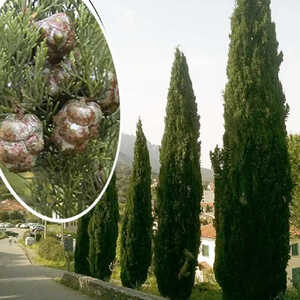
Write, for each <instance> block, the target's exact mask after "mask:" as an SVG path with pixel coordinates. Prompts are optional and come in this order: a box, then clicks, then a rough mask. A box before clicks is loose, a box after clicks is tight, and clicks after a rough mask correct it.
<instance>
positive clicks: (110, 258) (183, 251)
mask: <svg viewBox="0 0 300 300" xmlns="http://www.w3.org/2000/svg"><path fill="white" fill-rule="evenodd" d="M165 125H166V126H165V127H166V128H165V133H164V137H163V142H162V147H161V152H160V160H161V169H160V175H159V183H158V187H157V197H154V199H155V203H154V205H153V201H152V197H151V166H150V159H149V152H148V149H147V141H146V138H145V135H144V133H143V129H142V123H141V120H139V121H138V124H137V131H136V142H135V147H134V162H133V168H132V171H131V176H130V180H129V181H130V184H129V191H128V196H127V202H126V207H125V212H124V216H123V219H122V222H121V223H122V224H121V232H120V264H121V273H120V277H121V281H122V284H123V285H124V286H126V287H130V288H138V287H140V286H141V285H142V284H143V283H144V282H145V281H146V279H147V275H148V270H149V267H150V265H151V264H152V263H153V265H154V273H155V275H156V278H157V283H158V288H159V291H160V293H161V294H162V295H163V296H168V297H171V299H187V298H188V297H189V296H190V294H191V290H192V287H193V284H194V277H195V266H196V264H197V254H198V250H199V243H200V222H199V214H200V201H201V198H202V181H201V172H200V143H199V141H198V139H199V127H200V125H199V116H198V114H197V105H196V101H195V96H194V92H193V88H192V83H191V79H190V77H189V71H188V66H187V62H186V58H185V56H184V54H183V53H182V52H181V51H180V50H179V49H176V52H175V60H174V63H173V67H172V73H171V82H170V88H169V94H168V104H167V110H166V124H165ZM115 185H116V183H115V177H113V179H112V181H111V182H110V185H109V188H108V189H107V191H106V193H105V196H104V197H103V199H101V200H100V202H99V203H98V204H97V206H96V208H95V209H94V211H93V212H92V213H91V214H89V215H86V216H84V217H83V218H82V219H81V220H80V221H79V226H78V235H77V243H76V244H77V246H76V252H75V271H76V272H78V273H81V274H89V275H92V276H94V277H96V278H100V279H102V280H109V278H110V276H111V271H112V265H113V262H114V259H115V254H116V240H117V235H118V217H119V216H118V200H117V193H116V188H115ZM154 207H155V209H154ZM154 215H155V224H154V223H153V220H154ZM153 228H155V230H153ZM153 257H154V259H153Z"/></svg>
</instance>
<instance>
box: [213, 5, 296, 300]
mask: <svg viewBox="0 0 300 300" xmlns="http://www.w3.org/2000/svg"><path fill="white" fill-rule="evenodd" d="M231 31H232V32H231V35H230V39H231V41H230V49H229V59H228V66H227V76H228V83H227V85H226V89H225V94H224V102H225V104H224V119H225V133H224V136H223V149H219V148H218V147H217V148H216V149H215V151H214V152H213V153H211V160H212V165H213V169H214V173H215V222H216V232H217V238H216V250H215V251H216V258H215V264H214V270H215V275H216V279H217V281H218V283H219V284H220V286H221V287H222V290H223V299H224V300H235V299H244V300H252V299H261V300H270V299H277V297H280V295H282V294H283V293H284V292H285V290H286V271H285V270H286V266H287V262H288V258H289V205H290V202H291V188H292V184H291V177H290V167H289V161H288V152H287V138H286V135H287V134H286V127H285V119H286V117H287V112H288V107H287V105H286V104H285V96H284V94H283V90H282V86H281V83H280V81H279V78H278V72H279V67H280V63H281V61H282V53H278V42H277V40H276V33H275V25H274V23H273V22H272V20H271V12H270V1H269V0H263V1H261V0H251V1H248V0H247V1H246V0H239V1H237V5H236V7H235V11H234V13H233V16H232V18H231Z"/></svg>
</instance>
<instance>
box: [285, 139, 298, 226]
mask: <svg viewBox="0 0 300 300" xmlns="http://www.w3.org/2000/svg"><path fill="white" fill-rule="evenodd" d="M288 149H289V157H290V165H291V175H292V181H293V184H294V187H293V201H292V206H291V223H292V224H293V225H294V226H295V227H296V228H300V135H290V136H289V140H288Z"/></svg>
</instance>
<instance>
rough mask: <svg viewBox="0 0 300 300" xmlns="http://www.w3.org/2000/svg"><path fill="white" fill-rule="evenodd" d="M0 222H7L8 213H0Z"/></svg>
mask: <svg viewBox="0 0 300 300" xmlns="http://www.w3.org/2000/svg"><path fill="white" fill-rule="evenodd" d="M0 220H1V221H2V222H8V221H9V213H8V212H7V211H0Z"/></svg>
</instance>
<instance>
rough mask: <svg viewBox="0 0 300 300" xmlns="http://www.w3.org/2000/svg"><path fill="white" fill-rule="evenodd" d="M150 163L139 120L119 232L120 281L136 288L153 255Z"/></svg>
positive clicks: (141, 280)
mask: <svg viewBox="0 0 300 300" xmlns="http://www.w3.org/2000/svg"><path fill="white" fill-rule="evenodd" d="M151 240H152V208H151V166H150V159H149V152H148V149H147V140H146V138H145V136H144V133H143V129H142V122H141V120H139V121H138V124H137V130H136V141H135V146H134V161H133V169H132V173H131V178H130V187H129V197H128V201H127V204H126V209H125V216H124V220H123V226H122V233H121V281H122V284H123V286H127V287H131V288H136V287H139V286H141V285H142V284H143V283H144V282H145V281H146V279H147V273H148V268H149V266H150V264H151V258H152V248H151Z"/></svg>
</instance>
